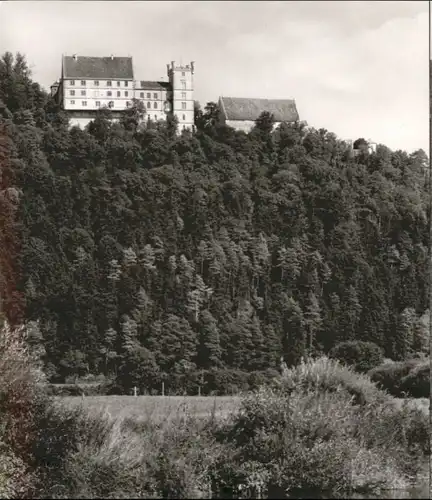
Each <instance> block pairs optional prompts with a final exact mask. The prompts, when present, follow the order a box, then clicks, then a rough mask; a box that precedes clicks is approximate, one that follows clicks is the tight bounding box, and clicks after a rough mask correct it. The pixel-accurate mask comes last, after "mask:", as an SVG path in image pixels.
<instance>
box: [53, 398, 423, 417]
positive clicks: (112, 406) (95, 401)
mask: <svg viewBox="0 0 432 500" xmlns="http://www.w3.org/2000/svg"><path fill="white" fill-rule="evenodd" d="M55 401H56V403H57V404H61V405H63V406H65V407H67V408H77V407H81V408H83V410H85V411H88V412H89V413H93V414H94V413H99V412H101V411H102V412H103V413H105V414H107V415H108V416H110V417H113V418H120V419H125V418H127V419H131V420H135V421H137V422H139V421H143V420H145V421H147V420H151V421H154V422H160V421H162V420H166V419H176V418H178V417H179V416H181V415H182V414H188V415H190V416H193V417H196V418H206V417H210V416H212V415H214V416H215V417H216V418H226V417H228V416H229V415H230V414H231V413H232V412H235V411H236V410H238V409H239V408H240V404H241V396H86V397H84V398H82V397H81V396H58V397H56V398H55ZM391 402H392V403H393V404H394V405H395V407H397V408H401V407H402V406H403V405H404V404H405V405H407V406H408V407H409V408H418V409H420V410H421V411H423V412H424V413H425V414H426V415H429V407H430V400H429V399H426V398H393V399H392V400H391Z"/></svg>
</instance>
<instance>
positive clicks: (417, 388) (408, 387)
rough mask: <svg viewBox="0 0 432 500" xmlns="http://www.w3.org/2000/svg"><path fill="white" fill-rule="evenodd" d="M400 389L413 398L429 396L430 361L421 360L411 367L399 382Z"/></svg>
mask: <svg viewBox="0 0 432 500" xmlns="http://www.w3.org/2000/svg"><path fill="white" fill-rule="evenodd" d="M400 388H401V391H403V392H405V393H406V394H408V395H409V396H411V397H413V398H429V396H430V363H429V361H423V362H421V363H419V364H418V365H417V366H415V367H414V368H412V369H411V370H410V371H409V372H408V374H407V375H405V377H403V378H402V380H401V383H400Z"/></svg>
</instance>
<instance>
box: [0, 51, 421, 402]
mask: <svg viewBox="0 0 432 500" xmlns="http://www.w3.org/2000/svg"><path fill="white" fill-rule="evenodd" d="M140 113H141V110H139V109H137V107H136V106H134V108H133V109H131V110H130V111H128V112H127V113H126V114H125V116H124V118H123V119H122V120H121V121H120V122H119V123H113V122H110V121H109V120H108V119H107V118H108V114H109V112H108V111H102V112H101V113H100V115H99V116H98V117H97V118H96V119H95V120H94V122H92V123H91V124H90V125H89V126H88V128H87V129H86V130H80V129H78V128H76V127H73V128H70V127H68V119H67V117H66V116H65V115H64V113H62V112H61V110H59V109H58V107H57V106H56V105H55V103H54V102H53V101H52V99H51V98H49V96H47V95H46V94H45V93H44V92H43V91H42V90H41V89H40V87H39V85H37V84H36V83H34V82H33V81H32V80H31V78H30V76H29V71H28V68H27V65H26V63H25V60H24V58H22V57H21V56H17V57H16V58H15V59H14V58H13V56H12V55H11V54H5V55H4V56H3V58H2V59H1V60H0V127H1V131H2V138H1V139H2V144H7V148H6V146H5V147H2V148H1V149H0V155H2V156H1V165H0V167H1V169H2V191H1V200H0V202H1V203H2V204H7V203H8V204H9V205H8V206H12V207H15V208H14V210H12V209H10V213H11V215H10V218H9V219H8V221H9V222H7V221H6V222H2V221H0V224H1V225H0V235H1V237H2V239H3V241H2V242H1V245H0V252H1V253H2V254H1V256H0V262H3V263H6V264H7V263H9V264H8V265H7V266H6V265H5V264H2V271H3V270H4V269H6V270H7V272H9V274H10V276H13V277H15V278H14V279H15V281H14V282H13V285H14V293H15V296H16V297H17V299H16V300H14V301H13V302H12V301H9V302H10V303H9V305H8V306H7V307H6V306H5V305H3V313H4V314H5V315H6V316H7V317H8V318H9V320H10V321H11V322H12V323H14V318H19V314H18V313H17V311H16V309H17V307H18V306H17V304H18V305H19V304H21V302H19V301H18V299H19V297H21V295H19V294H22V296H23V301H22V304H23V305H22V308H21V309H22V310H21V313H22V315H24V317H25V318H26V319H28V320H30V321H33V322H34V323H32V325H33V327H32V332H33V334H32V336H31V338H30V339H29V340H30V342H31V343H32V345H33V347H34V348H35V349H36V348H38V349H39V351H40V355H41V357H42V359H43V361H44V366H45V371H46V373H47V374H48V376H49V377H50V378H51V380H52V381H57V382H63V381H65V379H67V378H70V377H71V376H77V377H81V376H85V375H86V374H89V373H90V374H95V375H99V374H103V375H105V376H107V377H117V379H119V380H120V381H121V383H122V384H123V386H124V387H125V388H130V387H132V386H133V385H137V386H139V387H140V388H142V389H146V390H152V389H157V390H160V387H161V382H164V383H165V387H166V390H167V391H170V390H172V391H181V390H183V389H184V388H185V387H186V386H187V387H188V391H195V392H196V388H197V386H198V385H201V386H202V391H203V393H204V392H205V391H206V390H207V392H208V390H210V389H211V388H214V387H220V386H221V385H222V386H223V384H224V382H223V380H225V379H230V378H232V376H234V375H235V377H236V378H238V377H239V376H240V377H241V376H243V375H244V376H247V374H248V373H251V372H254V373H256V374H257V376H259V375H260V374H262V373H264V371H265V370H267V369H270V370H274V369H278V368H279V365H280V360H281V357H283V358H284V360H285V361H286V363H287V364H288V365H292V364H295V363H297V362H298V361H299V360H300V358H301V357H302V356H305V355H308V354H320V353H323V352H324V353H326V352H328V351H329V350H330V349H331V348H332V347H334V346H335V344H337V343H340V342H344V341H352V340H359V341H364V342H374V343H375V344H377V345H378V346H379V347H380V348H381V349H382V350H383V352H384V353H385V356H386V357H388V358H392V359H394V360H401V359H405V358H406V357H407V356H409V355H411V353H414V352H421V351H425V350H426V349H427V347H428V325H427V322H426V321H425V318H427V308H428V248H429V231H428V220H427V215H428V213H427V210H428V205H429V198H428V182H429V180H428V177H427V168H426V167H427V163H428V158H427V157H426V155H425V153H424V152H423V151H421V150H420V151H418V152H416V153H413V154H407V153H405V152H403V151H391V150H390V149H388V148H387V147H385V146H383V145H380V146H378V147H377V150H376V152H375V153H369V152H368V151H367V150H362V151H361V152H360V154H359V155H357V156H355V157H354V156H353V155H352V154H351V151H350V148H349V146H348V145H347V144H345V143H344V142H343V141H341V140H339V139H338V138H337V137H336V136H335V135H334V134H332V133H330V132H328V131H326V130H323V129H320V130H315V129H313V128H310V127H306V126H304V125H302V124H298V123H297V124H291V125H287V124H283V125H281V126H280V127H278V128H277V129H276V130H272V117H271V116H268V115H266V114H263V116H261V117H260V119H259V120H257V123H256V126H255V128H254V129H253V130H252V131H251V132H250V133H249V134H245V133H243V132H237V131H235V130H233V129H231V128H229V127H226V126H219V125H218V121H217V113H218V111H217V106H216V105H214V103H209V105H208V106H207V107H206V108H205V109H204V111H202V110H200V109H199V108H198V107H197V109H196V131H195V132H194V133H190V132H187V131H186V132H182V134H181V135H176V133H175V129H176V123H175V122H174V121H168V122H167V123H158V124H154V123H151V122H147V121H146V120H144V121H143V122H140V120H139V114H140ZM0 146H1V144H0ZM6 172H7V179H6V178H5V175H6ZM11 221H12V222H11ZM11 224H13V228H14V231H13V233H14V235H16V238H19V240H20V246H18V244H17V243H16V242H13V241H12V242H11V241H10V239H7V234H6V233H7V231H6V230H7V228H8V227H11ZM5 235H6V236H5ZM4 242H6V243H7V244H4ZM10 263H13V265H11V264H10ZM8 276H9V275H8ZM7 279H8V280H9V281H7V284H8V286H9V287H11V278H10V277H7ZM0 283H1V287H2V288H1V290H0V296H1V298H2V299H3V300H4V297H5V296H6V291H7V289H6V288H5V287H6V284H5V277H4V276H3V279H2V280H0ZM15 288H16V290H15ZM9 295H10V294H9ZM232 374H234V375H232ZM239 374H240V375H239ZM242 374H243V375H242ZM214 380H222V382H220V383H219V382H218V383H216V382H214ZM212 381H213V382H212ZM206 384H207V385H206ZM206 387H207V389H206Z"/></svg>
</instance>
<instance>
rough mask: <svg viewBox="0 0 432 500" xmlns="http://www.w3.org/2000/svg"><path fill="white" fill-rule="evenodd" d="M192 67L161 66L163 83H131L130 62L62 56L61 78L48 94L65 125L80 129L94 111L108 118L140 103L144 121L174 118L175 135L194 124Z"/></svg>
mask: <svg viewBox="0 0 432 500" xmlns="http://www.w3.org/2000/svg"><path fill="white" fill-rule="evenodd" d="M193 75H194V63H193V62H191V63H190V64H187V65H185V66H183V65H176V64H175V62H174V61H172V62H171V64H167V76H168V81H147V80H135V78H134V71H133V64H132V57H114V56H111V57H87V56H78V55H73V56H63V58H62V68H61V78H60V80H59V81H57V82H55V83H54V84H53V85H52V86H51V94H52V95H53V96H55V99H56V100H57V102H58V103H59V104H60V105H61V106H62V108H63V109H64V110H65V111H67V112H68V114H69V117H70V123H71V125H78V126H80V127H85V126H86V125H87V124H88V123H89V122H90V121H91V120H93V119H94V118H95V113H96V111H97V110H98V109H100V108H103V107H107V108H109V109H110V110H111V111H112V117H113V119H118V118H119V117H120V116H121V113H122V112H123V111H124V110H126V109H127V108H129V107H130V106H131V105H132V99H138V100H139V101H142V102H143V104H144V107H145V110H146V118H145V119H150V120H156V121H157V120H165V119H166V117H167V115H170V114H171V115H175V116H176V117H177V119H178V124H179V125H178V128H179V130H180V131H181V130H185V129H192V128H193V125H194V97H193V92H194V84H193Z"/></svg>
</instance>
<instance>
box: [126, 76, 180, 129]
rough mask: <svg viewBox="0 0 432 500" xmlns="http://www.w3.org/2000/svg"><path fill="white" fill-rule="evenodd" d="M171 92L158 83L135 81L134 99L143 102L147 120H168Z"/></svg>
mask: <svg viewBox="0 0 432 500" xmlns="http://www.w3.org/2000/svg"><path fill="white" fill-rule="evenodd" d="M170 94H171V93H170V91H169V90H167V88H164V87H162V85H160V84H159V83H158V82H154V84H153V85H152V84H151V82H145V81H138V80H137V81H135V88H134V97H135V99H137V100H138V101H140V102H142V103H143V105H144V108H145V111H146V115H145V119H146V120H148V119H150V120H152V121H159V120H166V117H167V113H168V100H169V99H170V97H171V96H170Z"/></svg>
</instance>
